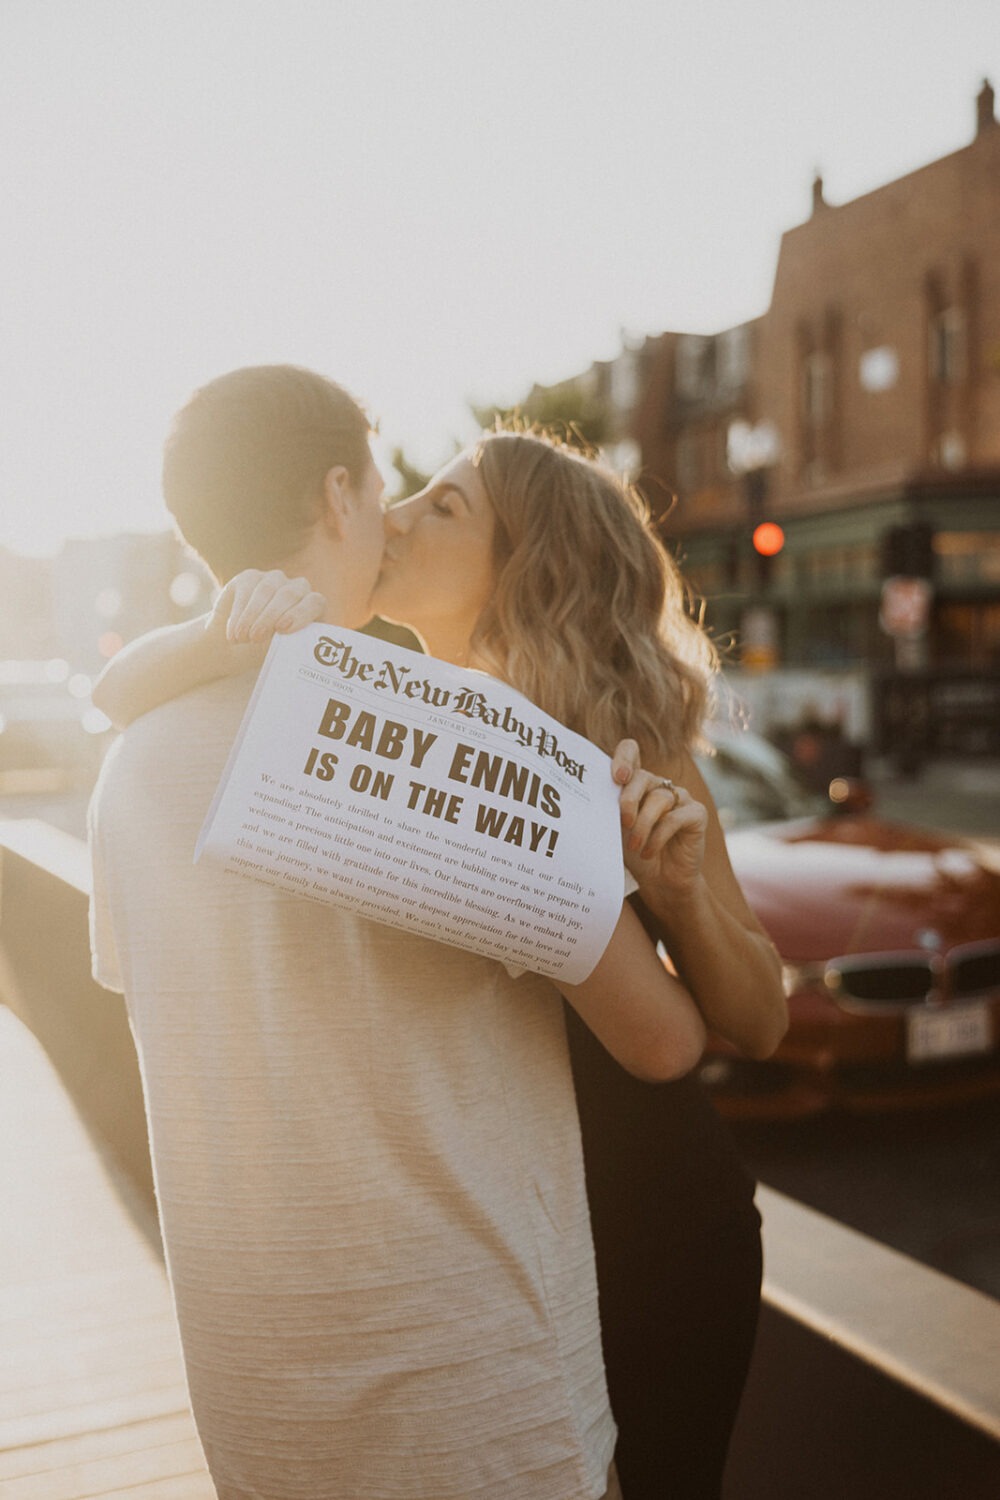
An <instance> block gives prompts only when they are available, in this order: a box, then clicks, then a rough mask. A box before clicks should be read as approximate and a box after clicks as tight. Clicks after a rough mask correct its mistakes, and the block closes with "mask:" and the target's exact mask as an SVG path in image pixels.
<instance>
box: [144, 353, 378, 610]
mask: <svg viewBox="0 0 1000 1500" xmlns="http://www.w3.org/2000/svg"><path fill="white" fill-rule="evenodd" d="M370 435H371V424H370V422H369V420H368V417H367V416H366V414H365V412H364V411H363V410H362V409H361V407H360V406H359V405H358V403H357V402H356V401H355V400H354V398H353V396H350V395H349V394H348V392H347V391H345V390H344V389H343V388H342V387H341V386H339V385H337V384H336V383H335V382H334V381H332V380H326V379H325V378H324V377H323V376H322V375H316V374H314V373H313V372H312V371H311V370H302V369H299V368H298V367H297V366H295V365H255V366H251V367H249V368H247V369H243V370H233V371H232V372H231V373H230V374H228V375H220V376H219V378H218V379H217V380H212V381H210V382H209V384H208V385H205V386H202V387H201V389H200V390H198V391H196V392H195V393H194V395H193V396H192V397H191V399H190V400H189V401H188V402H187V404H186V405H185V406H184V407H182V408H181V410H180V411H179V412H178V414H177V416H176V417H175V419H174V423H173V426H172V428H171V431H170V434H169V436H168V438H167V442H166V446H165V448H164V454H163V494H164V498H165V500H166V503H167V509H168V510H169V511H170V513H171V515H172V516H173V517H174V519H175V521H176V522H177V525H178V527H179V528H180V531H181V534H182V536H183V537H184V539H185V541H187V542H188V543H189V544H190V545H191V546H192V547H193V548H194V549H195V551H196V552H198V553H199V554H200V556H201V557H203V558H204V560H205V561H206V562H207V563H208V566H209V567H210V568H211V569H212V572H213V573H214V574H215V575H216V577H217V578H219V579H221V580H225V579H228V578H231V577H232V576H233V574H234V573H239V572H240V571H241V570H242V569H243V568H272V567H274V566H275V565H276V564H278V563H280V562H282V561H283V560H284V559H285V558H287V557H289V556H291V555H292V554H293V553H294V552H296V551H297V550H298V549H299V547H300V546H301V545H302V544H303V542H304V541H305V539H306V536H307V534H308V532H309V529H310V528H311V527H312V526H313V524H314V523H315V522H316V520H317V519H318V518H319V515H320V512H321V507H322V500H323V481H324V478H325V476H326V474H327V473H328V471H329V470H330V469H332V468H334V467H336V466H337V465H340V464H342V465H343V466H344V468H346V469H347V471H348V473H349V474H350V476H351V479H352V480H353V481H354V482H355V483H360V481H361V480H362V479H363V477H364V475H365V472H366V470H367V468H368V465H369V463H370V462H371V454H370V452H369V448H368V440H369V437H370Z"/></svg>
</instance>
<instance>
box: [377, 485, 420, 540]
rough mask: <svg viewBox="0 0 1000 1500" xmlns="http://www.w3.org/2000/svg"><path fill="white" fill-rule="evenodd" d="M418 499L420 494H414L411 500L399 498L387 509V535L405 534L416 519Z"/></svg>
mask: <svg viewBox="0 0 1000 1500" xmlns="http://www.w3.org/2000/svg"><path fill="white" fill-rule="evenodd" d="M418 499H419V496H417V495H412V496H411V497H410V499H409V500H397V501H396V504H395V505H390V506H389V507H388V508H387V509H386V512H385V532H386V536H405V534H406V532H408V531H409V529H410V527H411V526H412V525H413V522H414V520H415V519H416V509H417V501H418Z"/></svg>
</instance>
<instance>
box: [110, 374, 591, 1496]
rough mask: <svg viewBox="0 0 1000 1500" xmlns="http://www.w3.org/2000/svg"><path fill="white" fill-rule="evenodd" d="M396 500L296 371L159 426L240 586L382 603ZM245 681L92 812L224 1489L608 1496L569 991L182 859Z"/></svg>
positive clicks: (199, 544) (154, 733) (177, 1275)
mask: <svg viewBox="0 0 1000 1500" xmlns="http://www.w3.org/2000/svg"><path fill="white" fill-rule="evenodd" d="M381 489H382V485H381V480H380V479H379V477H378V473H377V470H376V469H375V466H374V464H373V463H372V460H371V456H370V452H369V448H368V424H367V422H366V419H365V417H364V414H363V412H362V411H361V410H360V408H359V407H358V406H357V405H356V404H355V403H354V402H353V401H352V400H351V398H350V397H349V396H348V395H347V394H346V393H345V392H344V391H343V390H341V389H340V388H339V387H338V386H335V385H333V384H332V383H330V382H328V381H325V380H322V379H321V378H320V377H319V376H315V375H312V374H310V373H308V372H305V371H301V370H295V369H291V368H289V367H283V366H273V367H262V368H259V369H252V370H243V371H237V372H235V373H233V374H232V375H229V376H224V377H222V378H221V379H219V380H216V381H214V382H212V384H210V385H209V386H206V387H205V388H204V389H203V390H201V391H199V392H197V393H196V394H195V396H194V397H193V398H192V400H191V402H190V403H189V404H188V405H187V407H185V408H184V410H183V411H182V412H181V413H180V415H179V417H178V418H177V420H176V423H175V426H174V429H173V431H172V433H171V435H170V437H169V439H168V442H167V447H166V455H165V462H164V493H165V497H166V501H167V505H168V507H169V509H170V510H171V511H172V513H173V515H174V516H175V518H176V519H177V521H178V524H179V526H180V528H181V530H182V532H183V534H184V535H185V537H186V538H187V540H188V541H189V542H190V543H191V544H192V545H193V546H194V547H195V548H196V549H197V550H198V551H199V552H200V553H201V555H202V556H203V557H204V558H205V560H206V562H207V563H208V564H209V566H210V567H211V568H212V569H213V571H214V572H215V573H216V576H217V577H218V578H219V579H220V581H224V580H226V579H228V578H229V577H230V576H232V574H233V573H235V572H236V571H237V570H239V569H242V568H246V567H258V568H271V567H281V568H282V569H283V570H284V571H286V572H290V573H298V574H302V575H304V576H305V577H306V578H307V579H308V580H309V581H310V583H311V584H312V586H313V588H314V589H316V590H318V591H319V592H321V593H322V594H323V595H325V596H326V598H327V599H330V600H335V601H337V603H336V606H335V610H334V611H333V613H334V615H335V618H334V619H332V620H331V621H330V623H340V624H343V625H347V626H357V625H359V624H361V623H363V622H364V620H365V619H366V618H367V614H368V610H367V599H368V595H369V593H370V591H371V588H372V586H373V584H374V581H375V577H376V573H377V570H378V566H379V560H380V556H381V547H382V529H381V516H380V507H379V501H380V496H381ZM196 644H197V649H199V650H203V649H204V638H202V641H201V642H200V643H196ZM252 685H253V673H252V672H248V673H244V674H243V675H239V676H229V677H227V678H224V679H221V680H219V681H216V682H213V683H211V684H209V685H208V686H205V687H202V688H199V689H197V690H196V691H194V692H190V693H187V694H185V695H184V696H182V697H180V698H177V699H175V700H174V701H171V702H167V703H164V704H163V705H162V706H161V707H158V708H155V709H153V710H152V711H151V712H149V713H147V714H145V716H144V717H142V718H140V719H138V720H137V721H136V722H134V723H133V724H132V725H131V726H130V728H129V729H128V730H126V732H125V734H124V735H123V736H122V737H121V739H120V740H119V742H118V743H117V744H116V746H115V747H114V748H113V749H112V751H111V752H110V754H109V756H108V758H107V761H106V764H105V767H104V770H103V772H102V776H101V779H100V782H99V785H98V788H97V791H96V793H95V797H94V802H93V805H92V816H91V837H92V846H93V857H94V901H93V911H92V926H93V940H94V949H95V974H96V976H97V978H98V979H99V980H100V981H101V982H102V983H104V984H106V985H107V986H109V987H110V988H113V989H120V990H123V991H124V993H125V995H126V997H127V1000H128V1005H129V1013H130V1017H131V1021H132V1027H133V1032H134V1035H135V1039H136V1045H137V1049H138V1054H139V1060H140V1067H141V1070H142V1076H143V1084H144V1089H145V1095H146V1103H147V1115H148V1120H149V1130H150V1142H151V1149H152V1156H153V1163H154V1172H155V1178H156V1188H157V1197H158V1203H159V1210H160V1217H161V1222H162V1228H163V1237H164V1243H165V1247H166V1254H167V1265H168V1270H169V1273H170V1278H171V1284H172V1288H173V1293H174V1298H175V1302H176V1307H177V1313H178V1319H179V1323H180V1329H181V1337H182V1343H183V1347H184V1356H185V1363H186V1368H187V1375H188V1382H189V1386H190V1392H191V1400H192V1406H193V1410H194V1413H195V1418H196V1421H197V1423H198V1427H199V1431H200V1434H201V1437H202V1441H203V1444H204V1448H205V1452H206V1456H207V1459H208V1463H209V1467H210V1469H211V1472H212V1475H213V1479H214V1481H215V1484H216V1486H217V1489H218V1492H219V1496H220V1500H250V1497H254V1500H300V1497H301V1500H305V1497H308V1500H415V1497H426V1500H446V1497H447V1500H461V1497H473V1496H474V1497H476V1500H515V1497H519V1500H584V1497H586V1500H596V1497H598V1496H600V1495H602V1494H603V1493H604V1491H605V1486H606V1484H607V1483H608V1472H609V1465H610V1460H611V1455H612V1449H613V1444H614V1426H613V1422H612V1419H611V1415H610V1412H609V1410H608V1405H607V1396H606V1390H605V1384H604V1375H603V1367H602V1363H601V1355H600V1339H599V1329H598V1324H597V1311H596V1309H597V1301H596V1286H595V1280H594V1269H593V1258H592V1249H591V1243H590V1236H589V1226H588V1219H587V1208H586V1200H585V1195H584V1188H583V1173H582V1163H581V1158H580V1146H579V1136H578V1130H577V1122H576V1114H575V1107H574V1101H573V1093H572V1083H571V1077H570V1072H569V1066H568V1061H567V1057H566V1046H565V1037H564V1033H563V1027H562V1019H561V1010H560V1004H559V1000H558V997H557V996H556V995H555V994H554V992H553V991H552V989H551V987H550V986H549V985H547V984H546V983H545V982H544V981H541V980H538V979H536V978H534V977H533V976H524V977H523V978H521V979H520V980H518V981H517V982H516V983H515V982H514V981H512V980H508V979H507V977H506V976H505V975H504V973H503V971H502V970H501V969H499V967H498V966H497V965H495V964H493V963H490V962H489V961H487V960H485V959H480V958H477V957H475V956H473V955H470V954H466V953H462V952H459V951H458V950H456V949H452V948H446V947H443V946H441V945H439V944H434V943H431V942H427V941H425V940H423V939H420V938H417V937H414V936H410V935H407V934H404V933H401V932H397V931H395V930H394V929H390V928H387V927H383V926H378V925H376V924H373V923H368V922H365V921H362V920H361V919H359V918H357V917H355V916H354V915H352V914H350V913H348V912H345V911H340V910H337V909H335V908H332V907H326V906H322V905H319V904H315V903H312V902H308V901H303V900H300V899H297V898H295V897H292V896H290V895H286V894H284V893H282V892H280V891H277V890H275V889H272V888H270V887H268V886H266V885H263V884H258V883H256V882H253V881H249V880H243V879H240V878H238V877H233V876H229V875H225V874H223V873H220V872H218V871H216V870H214V869H212V867H211V866H209V865H207V864H205V863H203V862H202V863H199V864H198V865H194V864H193V863H192V853H193V848H194V843H195V838H196V835H197V833H198V830H199V828H200V826H201V823H202V820H203V818H204V815H205V812H206V810H207V807H208V804H209V802H210V800H211V796H212V793H213V791H214V789H215V786H216V784H217V782H218V779H219V777H220V775H221V773H222V770H223V767H224V764H225V761H226V756H227V753H228V750H229V747H230V745H231V742H232V740H233V737H234V735H235V733H236V730H237V728H238V726H239V723H240V719H241V717H242V714H243V711H244V709H245V706H246V703H247V700H248V697H249V694H250V691H251V688H252ZM162 697H163V690H162V684H160V690H159V691H158V693H157V695H156V700H157V701H159V699H160V698H162ZM612 1482H613V1481H612ZM610 1493H611V1492H610V1491H609V1494H610Z"/></svg>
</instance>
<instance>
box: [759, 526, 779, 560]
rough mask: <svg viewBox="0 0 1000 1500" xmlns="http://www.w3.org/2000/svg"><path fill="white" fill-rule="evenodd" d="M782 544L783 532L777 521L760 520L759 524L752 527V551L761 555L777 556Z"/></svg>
mask: <svg viewBox="0 0 1000 1500" xmlns="http://www.w3.org/2000/svg"><path fill="white" fill-rule="evenodd" d="M784 545H785V533H784V532H783V531H782V529H781V527H780V526H779V525H778V524H777V522H775V521H761V523H760V525H759V526H755V527H754V532H753V546H754V551H755V552H759V553H760V555H761V557H777V555H778V553H779V552H780V551H781V549H782V547H783V546H784Z"/></svg>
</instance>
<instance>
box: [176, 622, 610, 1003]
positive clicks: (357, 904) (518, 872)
mask: <svg viewBox="0 0 1000 1500" xmlns="http://www.w3.org/2000/svg"><path fill="white" fill-rule="evenodd" d="M198 858H205V859H211V860H214V861H217V862H221V863H222V864H223V865H224V866H225V868H226V869H227V870H230V871H233V872H234V873H236V874H239V875H245V876H250V877H251V878H254V879H258V880H263V881H266V882H268V883H269V884H271V885H275V886H279V887H281V888H282V889H284V890H287V891H291V892H294V893H295V894H297V895H300V896H304V897H309V898H311V899H313V900H317V901H325V902H328V903H330V904H332V905H335V906H342V907H347V908H349V909H350V910H352V911H355V912H357V913H358V915H359V916H363V917H368V918H371V919H372V920H373V921H377V922H385V923H388V924H389V925H390V926H394V927H403V928H407V929H410V930H412V931H413V932H417V933H420V934H421V935H423V936H424V937H429V938H433V939H435V940H436V941H438V942H442V943H449V944H452V945H454V946H456V947H459V948H465V949H468V950H470V951H471V952H473V953H478V954H482V955H485V956H486V957H489V958H494V959H497V960H499V961H500V962H502V963H505V964H507V965H508V966H516V967H518V968H523V969H530V970H532V971H533V972H535V973H538V974H545V975H548V976H549V977H551V978H557V979H563V980H565V981H566V982H567V983H570V984H579V983H580V982H581V981H582V980H584V979H585V978H586V977H587V975H588V974H590V972H591V970H592V969H593V968H594V965H595V964H596V963H597V961H598V959H599V958H600V956H601V954H602V953H603V952H604V949H605V948H606V947H607V944H608V941H609V939H610V937H611V934H612V932H613V930H614V927H615V924H616V922H617V920H618V916H619V913H620V911H621V905H622V892H623V888H624V885H623V882H624V871H623V865H622V855H621V835H620V826H619V814H618V788H617V787H616V786H615V784H614V783H613V781H612V779H611V770H610V761H609V759H608V757H607V756H606V755H605V754H604V752H603V751H601V750H599V749H597V747H596V746H594V745H592V744H591V743H590V741H589V740H586V739H584V738H583V737H582V736H581V735H578V734H575V733H573V731H572V730H570V729H567V728H566V727H565V725H563V724H560V723H559V722H558V721H557V720H555V719H553V718H550V717H549V715H547V714H545V713H543V712H542V711H541V709H539V708H537V707H536V706H535V705H534V704H533V703H531V702H530V701H529V700H528V699H527V698H525V697H523V696H522V694H520V693H517V692H515V691H514V689H513V688H509V687H507V686H506V685H505V684H503V683H501V682H498V681H497V680H496V679H495V678H493V677H488V676H486V675H485V674H483V673H481V672H473V671H468V670H465V669H462V668H459V667H454V666H451V665H449V664H448V663H446V662H441V661H437V660H435V659H434V658H433V657H428V656H421V655H419V654H418V653H416V652H414V651H409V650H407V649H406V648H405V647H402V646H395V645H390V644H387V643H386V642H384V641H381V640H378V639H376V638H374V637H372V636H367V635H361V634H358V633H357V632H356V631H351V630H341V629H339V628H331V627H330V626H325V625H314V626H311V627H309V628H308V629H306V630H302V631H298V632H296V633H295V634H294V635H290V636H277V637H275V639H274V641H273V642H272V644H271V648H270V650H269V652H268V655H267V658H266V660H265V662H264V665H263V667H262V668H261V672H260V676H259V678H258V680H257V685H256V688H255V690H254V693H253V696H252V697H251V700H250V703H249V705H248V707H247V711H246V714H245V716H244V719H243V723H242V724H241V726H240V729H239V733H238V734H237V737H236V740H235V742H234V744H233V748H232V751H231V753H230V756H229V760H228V762H227V765H226V769H225V771H224V773H223V776H222V779H221V781H220V783H219V786H218V789H217V791H216V794H215V797H214V799H213V801H212V806H211V808H210V809H209V813H208V816H207V818H206V820H205V824H204V827H203V828H202V830H201V833H200V835H199V839H198V845H197V849H196V851H195V859H198Z"/></svg>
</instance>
